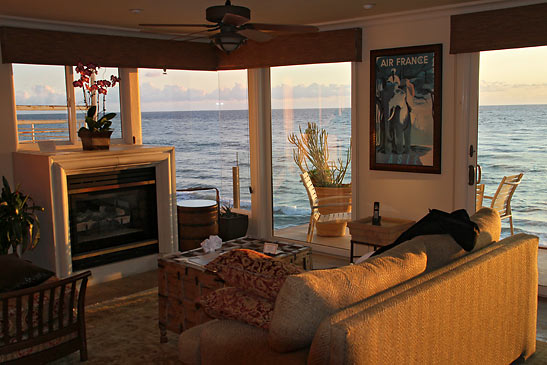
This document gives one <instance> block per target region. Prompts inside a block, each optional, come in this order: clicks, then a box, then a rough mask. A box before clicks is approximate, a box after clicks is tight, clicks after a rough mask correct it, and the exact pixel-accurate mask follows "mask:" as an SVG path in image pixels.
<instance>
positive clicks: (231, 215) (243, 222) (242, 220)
mask: <svg viewBox="0 0 547 365" xmlns="http://www.w3.org/2000/svg"><path fill="white" fill-rule="evenodd" d="M248 225H249V217H247V216H246V215H245V214H240V213H235V212H233V211H232V208H231V207H229V206H226V205H224V206H222V209H221V210H220V216H219V222H218V235H219V237H220V238H222V240H223V241H229V240H233V239H234V238H239V237H243V236H245V235H246V234H247V227H248Z"/></svg>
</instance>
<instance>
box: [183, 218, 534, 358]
mask: <svg viewBox="0 0 547 365" xmlns="http://www.w3.org/2000/svg"><path fill="white" fill-rule="evenodd" d="M472 219H473V220H474V221H475V222H476V223H477V224H478V225H479V227H480V228H481V233H480V235H479V237H478V240H477V244H476V247H475V249H474V250H473V251H472V252H470V253H467V252H465V251H463V250H462V249H461V248H460V247H459V246H458V245H457V243H456V242H455V241H454V240H453V239H452V238H451V237H450V236H448V235H432V236H420V237H416V238H414V239H412V240H410V241H407V242H405V243H403V244H401V245H399V246H397V247H396V248H394V249H392V250H389V251H386V252H385V253H383V254H381V255H378V256H376V257H372V258H370V259H368V260H366V261H365V262H364V263H362V264H359V265H351V266H345V267H342V268H337V269H330V270H316V271H311V272H306V273H303V274H299V275H294V276H290V277H289V278H288V279H287V280H286V282H285V284H284V285H283V287H282V288H281V291H280V292H279V295H278V297H277V300H276V302H275V308H274V313H273V318H272V322H271V326H270V329H269V331H265V330H262V329H259V328H256V327H252V326H250V325H246V324H244V323H242V322H238V321H233V320H213V321H210V322H207V323H204V324H202V325H199V326H196V327H193V328H191V329H189V330H187V331H185V332H183V333H182V334H181V336H180V340H179V356H180V359H181V361H182V362H184V363H188V364H200V363H201V364H282V365H289V364H305V363H308V364H508V363H510V362H512V361H513V360H515V359H517V358H519V357H522V358H528V357H529V356H530V355H531V354H533V353H534V351H535V336H536V316H537V285H538V283H537V279H538V272H537V247H538V239H537V237H534V236H531V235H527V234H518V235H515V236H512V237H509V238H506V239H504V240H501V241H499V242H498V240H499V234H500V229H501V228H500V219H499V215H498V214H497V212H495V211H493V210H491V209H489V208H483V209H481V210H480V211H479V212H477V213H476V214H475V215H474V216H473V217H472Z"/></svg>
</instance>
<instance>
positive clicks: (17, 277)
mask: <svg viewBox="0 0 547 365" xmlns="http://www.w3.org/2000/svg"><path fill="white" fill-rule="evenodd" d="M0 267H1V268H2V270H0V293H5V292H9V291H13V290H19V289H25V288H29V287H31V286H35V285H38V284H42V283H43V282H44V281H46V280H47V279H49V278H50V277H52V276H53V275H55V273H53V272H51V271H49V270H46V269H43V268H41V267H38V266H36V265H33V264H31V263H30V262H28V261H25V260H22V259H20V258H19V257H17V256H16V255H0Z"/></svg>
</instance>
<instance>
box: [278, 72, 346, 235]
mask: <svg viewBox="0 0 547 365" xmlns="http://www.w3.org/2000/svg"><path fill="white" fill-rule="evenodd" d="M350 85H351V64H350V63H333V64H316V65H301V66H287V67H274V68H272V69H271V93H272V183H273V186H272V194H273V227H274V236H277V237H284V238H290V239H295V240H301V241H306V239H307V230H308V224H309V222H310V213H311V208H310V202H309V199H308V193H307V192H306V189H305V187H304V184H303V183H302V181H301V177H300V175H301V174H302V171H301V169H300V167H299V166H298V164H297V163H296V162H295V155H294V151H295V146H294V144H292V143H291V142H290V140H289V136H291V135H294V136H296V137H298V138H301V137H300V132H302V133H305V132H306V129H307V128H308V127H309V124H308V123H315V125H316V127H317V130H318V131H319V132H321V131H322V130H324V131H325V132H326V133H327V134H328V138H327V140H328V157H329V161H330V163H331V164H332V163H334V164H335V165H337V166H338V161H339V160H340V161H342V165H343V166H346V164H347V171H346V173H345V176H344V178H343V179H341V181H340V182H342V183H343V184H349V182H350V181H351V165H350V164H349V161H348V158H350V156H351V151H350V147H351V105H350V100H351V98H350V94H351V92H350V91H351V90H350V89H351V88H350ZM348 153H349V155H348ZM302 165H303V168H304V170H307V172H309V173H310V175H313V174H314V171H313V168H312V166H311V164H309V163H308V167H309V168H310V169H307V167H306V166H305V164H302ZM331 170H332V165H331ZM313 179H314V177H313V176H312V180H313ZM314 185H318V186H317V187H316V190H323V189H322V188H323V187H325V184H324V183H323V184H320V183H318V184H316V183H314ZM319 185H323V186H319ZM327 185H328V183H327ZM348 192H349V195H350V196H351V186H346V191H345V192H343V193H342V194H344V195H345V194H348ZM318 193H320V192H318ZM348 208H349V207H346V208H344V209H348ZM349 209H351V208H349ZM327 228H328V227H325V226H321V227H320V228H319V231H320V232H318V228H317V227H314V235H313V242H314V243H320V242H323V240H322V237H323V236H325V235H329V234H331V233H329V231H328V230H326V229H327ZM334 229H336V228H334ZM338 230H339V231H340V232H338V233H333V234H334V235H337V236H344V235H345V232H346V231H345V228H340V227H339V228H338ZM345 237H346V238H347V235H345ZM331 241H332V240H331ZM348 242H349V239H348ZM346 243H347V242H346ZM330 244H335V243H333V242H331V243H329V245H330ZM342 245H343V244H342Z"/></svg>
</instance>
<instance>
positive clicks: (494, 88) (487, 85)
mask: <svg viewBox="0 0 547 365" xmlns="http://www.w3.org/2000/svg"><path fill="white" fill-rule="evenodd" d="M479 87H480V91H481V92H507V91H510V90H541V89H547V83H545V82H543V83H533V84H525V83H521V84H511V83H507V82H504V81H486V80H480V86H479Z"/></svg>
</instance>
